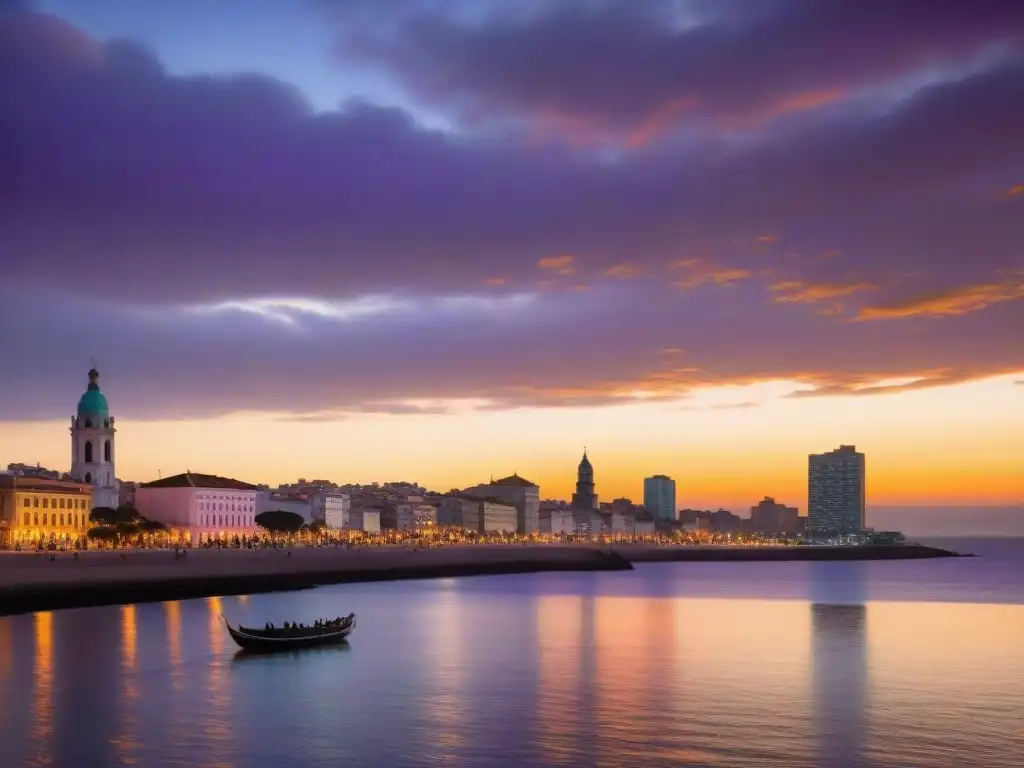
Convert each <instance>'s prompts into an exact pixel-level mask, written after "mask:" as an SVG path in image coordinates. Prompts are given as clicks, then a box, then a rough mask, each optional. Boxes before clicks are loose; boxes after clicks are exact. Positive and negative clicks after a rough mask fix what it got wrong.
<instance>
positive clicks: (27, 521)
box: [25, 499, 29, 525]
mask: <svg viewBox="0 0 1024 768" xmlns="http://www.w3.org/2000/svg"><path fill="white" fill-rule="evenodd" d="M26 501H27V499H26ZM28 524H29V516H28V512H26V513H25V525H28Z"/></svg>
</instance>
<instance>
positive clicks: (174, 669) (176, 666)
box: [164, 600, 182, 691]
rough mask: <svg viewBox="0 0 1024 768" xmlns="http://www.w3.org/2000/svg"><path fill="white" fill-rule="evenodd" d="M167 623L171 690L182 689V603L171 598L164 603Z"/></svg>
mask: <svg viewBox="0 0 1024 768" xmlns="http://www.w3.org/2000/svg"><path fill="white" fill-rule="evenodd" d="M164 613H166V614H167V616H166V617H165V620H166V623H167V650H168V656H169V658H170V661H171V690H173V691H180V690H181V689H182V679H181V678H182V671H181V603H180V602H178V601H177V600H171V601H170V602H167V603H164Z"/></svg>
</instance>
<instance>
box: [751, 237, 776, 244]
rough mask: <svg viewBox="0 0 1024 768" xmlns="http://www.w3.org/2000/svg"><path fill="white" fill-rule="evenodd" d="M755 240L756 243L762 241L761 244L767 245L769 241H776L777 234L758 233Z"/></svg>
mask: <svg viewBox="0 0 1024 768" xmlns="http://www.w3.org/2000/svg"><path fill="white" fill-rule="evenodd" d="M754 242H755V243H760V244H761V245H767V244H768V243H774V242H775V235H758V236H757V237H755V238H754Z"/></svg>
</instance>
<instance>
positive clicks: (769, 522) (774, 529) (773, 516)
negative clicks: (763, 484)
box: [750, 496, 800, 535]
mask: <svg viewBox="0 0 1024 768" xmlns="http://www.w3.org/2000/svg"><path fill="white" fill-rule="evenodd" d="M799 518H800V512H799V511H798V510H797V508H796V507H787V506H786V505H785V504H779V503H778V502H777V501H775V499H773V498H772V497H771V496H765V497H764V498H763V499H762V500H761V501H760V502H758V504H757V505H756V506H753V507H751V508H750V523H751V527H752V528H753V529H754V530H755V531H757V532H759V533H767V534H770V535H779V534H784V533H797V532H798V531H799Z"/></svg>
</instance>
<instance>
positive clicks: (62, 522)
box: [60, 512, 64, 525]
mask: <svg viewBox="0 0 1024 768" xmlns="http://www.w3.org/2000/svg"><path fill="white" fill-rule="evenodd" d="M60 524H61V525H64V513H63V512H61V513H60Z"/></svg>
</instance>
